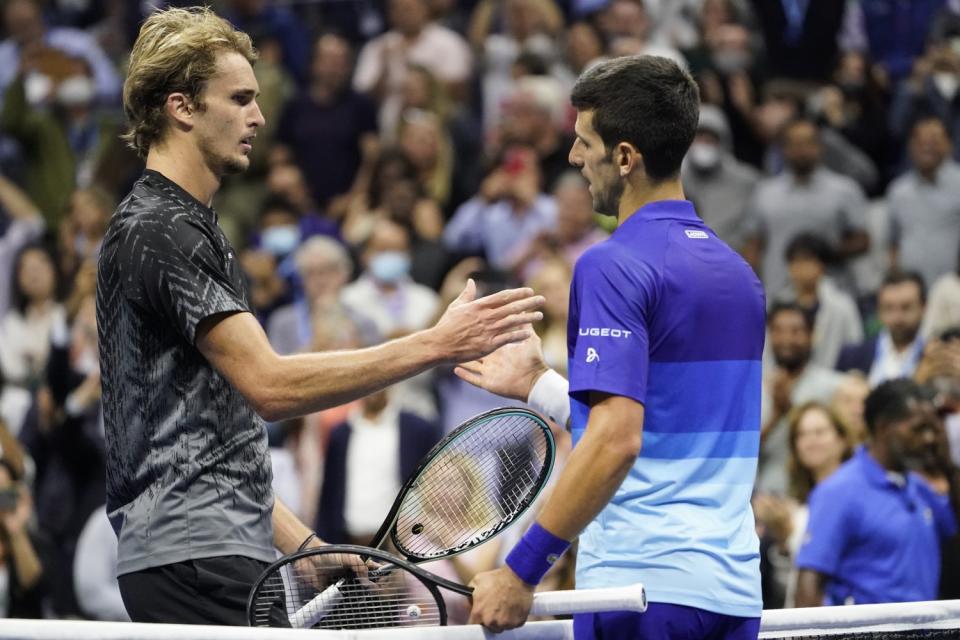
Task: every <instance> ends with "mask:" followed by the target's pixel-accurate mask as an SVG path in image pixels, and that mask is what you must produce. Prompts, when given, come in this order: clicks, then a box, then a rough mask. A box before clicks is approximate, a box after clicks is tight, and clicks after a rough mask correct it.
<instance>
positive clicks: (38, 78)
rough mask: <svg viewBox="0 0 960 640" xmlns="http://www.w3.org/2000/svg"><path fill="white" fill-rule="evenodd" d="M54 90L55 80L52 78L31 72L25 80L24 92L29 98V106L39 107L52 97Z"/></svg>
mask: <svg viewBox="0 0 960 640" xmlns="http://www.w3.org/2000/svg"><path fill="white" fill-rule="evenodd" d="M52 90H53V80H51V79H50V76H47V75H44V74H42V73H38V72H36V71H31V72H30V73H28V74H27V77H25V78H24V79H23V92H24V93H25V94H26V97H27V104H29V105H31V106H37V105H38V104H40V103H42V102H43V101H44V100H46V99H47V97H48V96H49V95H50V91H52Z"/></svg>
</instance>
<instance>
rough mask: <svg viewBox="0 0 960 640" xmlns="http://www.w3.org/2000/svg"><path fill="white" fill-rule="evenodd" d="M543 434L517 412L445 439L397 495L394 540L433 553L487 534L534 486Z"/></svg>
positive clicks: (409, 549) (545, 457)
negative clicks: (401, 498) (403, 494)
mask: <svg viewBox="0 0 960 640" xmlns="http://www.w3.org/2000/svg"><path fill="white" fill-rule="evenodd" d="M548 438H549V435H548V434H547V433H545V432H544V430H543V428H542V427H541V426H540V423H538V422H537V421H535V420H533V419H531V418H530V417H528V416H524V415H509V416H505V417H495V418H493V419H491V420H489V421H487V422H486V423H485V424H483V425H482V426H481V427H479V428H475V429H472V430H470V431H468V432H467V433H466V434H465V435H464V436H463V437H461V438H459V439H457V440H455V441H453V442H452V443H450V444H449V445H448V446H447V447H446V448H445V449H444V450H443V451H441V452H440V453H439V454H438V455H437V456H436V457H435V458H434V460H433V461H431V463H430V464H429V465H428V466H427V468H426V469H424V471H423V472H422V474H421V476H420V479H419V480H418V481H417V482H416V483H415V485H414V486H413V488H412V489H411V491H410V492H409V494H408V496H407V497H406V498H405V499H404V501H403V503H402V505H401V507H400V511H399V514H398V518H397V524H396V539H395V541H396V542H397V544H398V547H400V548H401V551H403V552H404V553H405V554H406V555H409V556H417V557H420V558H430V557H439V556H442V555H445V554H446V553H448V552H449V551H450V550H451V549H457V548H459V547H460V546H461V545H465V544H468V543H470V542H471V541H473V540H475V539H477V538H478V537H486V536H489V535H492V534H493V533H495V532H496V531H498V530H499V529H501V528H502V527H503V526H505V525H506V524H507V523H509V522H510V521H511V520H512V519H513V518H514V517H515V516H516V514H517V513H518V512H520V511H522V510H523V509H524V508H525V507H526V506H527V505H528V504H529V502H530V501H531V500H532V499H533V497H535V495H536V493H537V492H538V491H539V489H540V481H541V479H542V475H543V473H544V467H545V466H547V465H549V464H550V457H551V454H552V449H551V447H550V445H549V443H548Z"/></svg>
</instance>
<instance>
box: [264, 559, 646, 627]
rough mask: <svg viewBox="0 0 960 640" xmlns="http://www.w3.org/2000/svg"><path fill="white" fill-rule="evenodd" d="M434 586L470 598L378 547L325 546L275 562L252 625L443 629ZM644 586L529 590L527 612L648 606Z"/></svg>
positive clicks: (461, 589) (465, 591) (444, 612)
mask: <svg viewBox="0 0 960 640" xmlns="http://www.w3.org/2000/svg"><path fill="white" fill-rule="evenodd" d="M439 588H444V589H449V590H450V591H453V592H455V593H458V594H461V595H465V596H469V595H471V594H472V593H473V589H471V588H470V587H465V586H463V585H461V584H457V583H455V582H451V581H449V580H446V579H445V578H442V577H440V576H437V575H434V574H432V573H430V572H429V571H426V570H425V569H422V568H420V567H418V566H416V565H415V564H413V563H412V562H408V561H406V560H404V559H403V558H400V557H398V556H395V555H393V554H391V553H388V552H386V551H382V550H380V549H371V548H369V547H358V546H354V545H328V546H324V547H317V548H314V549H308V550H306V551H301V552H298V553H295V554H292V555H289V556H286V557H285V558H282V559H280V560H278V561H277V562H275V563H273V564H272V565H271V566H270V567H269V568H268V569H267V571H266V572H264V574H263V575H262V576H261V577H260V579H259V580H258V581H257V584H256V585H254V588H253V591H252V592H251V594H250V599H249V601H248V604H247V613H248V617H249V622H250V625H251V626H256V627H278V626H281V627H293V628H301V629H302V628H311V627H314V628H318V629H378V628H387V627H416V626H442V625H445V624H446V623H447V609H446V605H445V604H444V601H443V598H442V597H441V595H440V592H439ZM646 607H647V600H646V592H645V591H644V588H643V585H639V584H638V585H634V586H632V587H627V588H619V589H592V590H591V589H585V590H580V591H557V592H551V593H538V594H535V595H534V599H533V606H532V608H531V610H530V613H531V615H560V614H573V613H583V612H587V611H638V612H642V611H645V610H646Z"/></svg>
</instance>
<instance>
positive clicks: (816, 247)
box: [784, 233, 832, 264]
mask: <svg viewBox="0 0 960 640" xmlns="http://www.w3.org/2000/svg"><path fill="white" fill-rule="evenodd" d="M784 255H785V256H786V258H787V262H793V261H794V260H795V259H796V258H807V257H812V258H816V259H817V260H818V261H820V262H821V263H823V264H829V263H830V260H831V257H832V252H831V251H830V245H829V244H827V241H826V240H824V239H823V236H820V235H818V234H816V233H800V234H797V235H796V236H794V237H793V239H792V240H790V242H789V243H788V244H787V249H786V251H785V252H784Z"/></svg>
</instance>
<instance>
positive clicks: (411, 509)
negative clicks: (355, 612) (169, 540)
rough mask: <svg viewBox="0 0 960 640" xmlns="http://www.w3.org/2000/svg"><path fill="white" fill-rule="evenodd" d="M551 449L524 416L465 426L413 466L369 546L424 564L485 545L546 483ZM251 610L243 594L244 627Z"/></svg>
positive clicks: (506, 414)
mask: <svg viewBox="0 0 960 640" xmlns="http://www.w3.org/2000/svg"><path fill="white" fill-rule="evenodd" d="M555 449H556V447H555V444H554V440H553V433H552V432H551V431H550V427H549V426H548V425H547V423H546V422H545V421H544V420H543V419H542V418H541V417H540V416H539V415H537V414H536V413H534V412H532V411H530V410H528V409H523V408H502V409H494V410H493V411H488V412H487V413H483V414H481V415H479V416H476V417H474V418H471V419H470V420H468V421H467V422H465V423H464V424H462V425H461V426H459V427H457V428H456V429H455V430H454V431H452V432H451V433H449V434H448V435H447V436H446V437H445V438H443V440H441V441H440V442H439V443H437V445H436V446H434V447H433V449H431V450H430V451H429V452H428V453H427V455H426V456H424V459H423V460H421V461H420V463H419V464H418V466H417V468H416V469H415V470H414V472H413V474H412V475H411V476H410V478H408V479H407V481H406V482H405V483H404V485H403V487H402V488H401V489H400V493H399V494H398V495H397V498H396V500H395V501H394V503H393V506H392V507H391V508H390V512H389V513H388V514H387V517H386V519H385V520H384V521H383V524H382V525H381V526H380V530H379V531H377V533H376V535H374V537H373V540H372V541H371V543H370V546H371V547H373V548H379V547H380V546H381V545H382V544H383V543H384V542H385V541H386V540H387V539H388V538H389V539H390V541H391V542H392V543H393V545H394V546H395V547H396V548H397V550H398V551H399V552H400V553H401V554H402V555H403V556H404V557H405V558H406V559H407V560H409V561H410V562H425V561H429V560H437V559H440V558H447V557H450V556H453V555H456V554H458V553H462V552H464V551H467V550H468V549H472V548H473V547H476V546H477V545H479V544H482V543H483V542H485V541H487V540H490V539H491V538H493V537H494V536H496V535H497V534H498V533H500V532H502V531H503V530H504V529H506V528H507V527H508V526H509V525H510V524H511V523H513V522H515V521H516V520H517V518H518V517H519V516H520V515H522V514H523V513H524V512H525V511H526V510H527V509H528V508H529V507H530V505H531V504H533V502H534V500H535V499H536V497H537V496H538V495H539V494H540V492H541V491H542V490H543V487H544V485H545V484H546V482H547V480H548V479H549V477H550V472H551V471H552V469H553V462H554V456H555ZM294 555H296V554H294ZM281 562H282V560H281ZM269 572H270V570H269V569H268V570H267V571H266V572H265V573H264V575H262V576H261V579H260V580H258V584H260V583H261V582H263V580H264V579H265V577H266V576H267V574H268V573H269ZM334 584H336V583H334ZM450 584H455V583H450ZM338 586H339V585H338ZM253 605H254V598H253V594H251V599H250V603H249V606H248V615H249V618H250V623H251V624H255V622H254V611H253V610H252V608H251V607H253Z"/></svg>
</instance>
